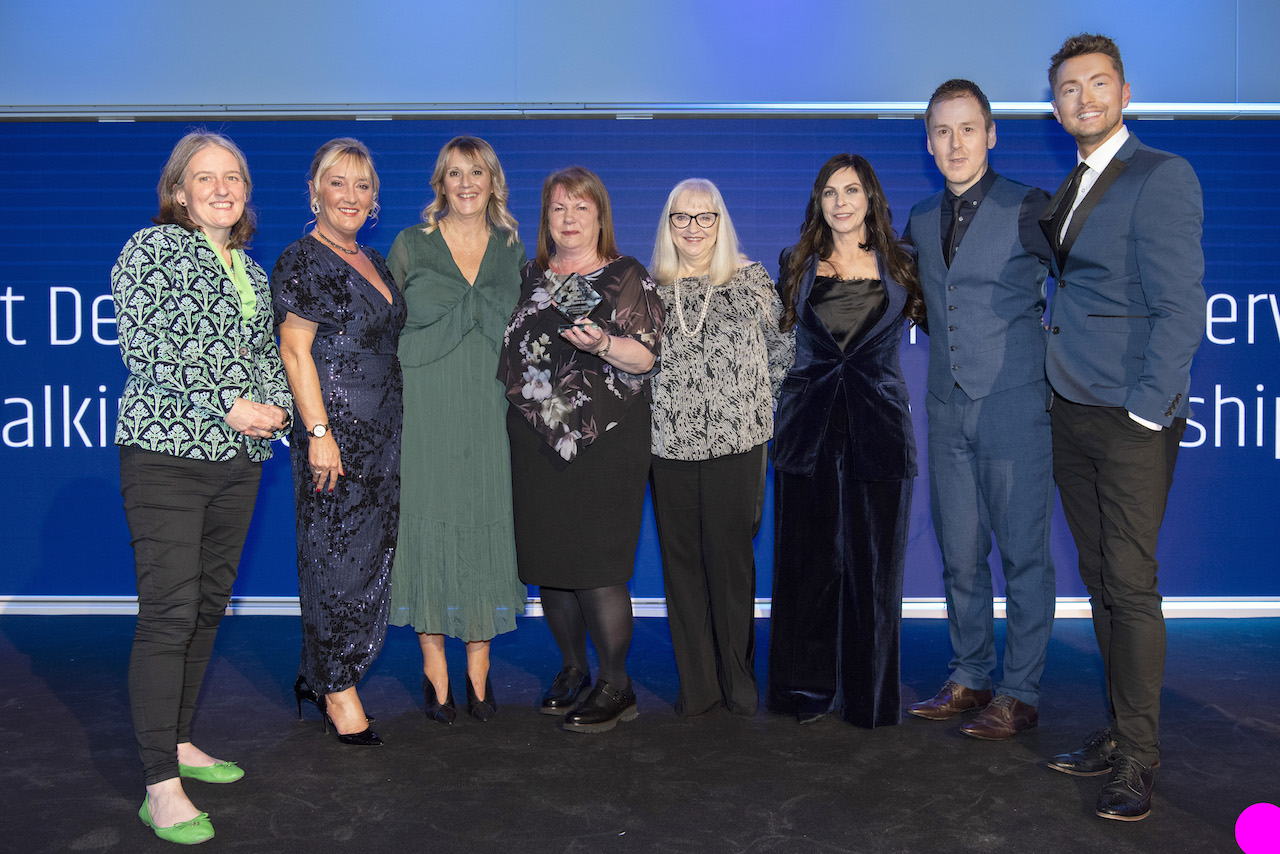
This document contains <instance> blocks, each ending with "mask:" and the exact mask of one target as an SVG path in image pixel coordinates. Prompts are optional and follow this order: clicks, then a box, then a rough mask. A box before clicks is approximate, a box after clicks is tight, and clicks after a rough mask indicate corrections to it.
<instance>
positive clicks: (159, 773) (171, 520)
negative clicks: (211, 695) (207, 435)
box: [120, 445, 262, 785]
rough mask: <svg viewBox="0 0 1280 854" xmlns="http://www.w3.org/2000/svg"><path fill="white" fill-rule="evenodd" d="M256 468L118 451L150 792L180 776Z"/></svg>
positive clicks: (141, 741)
mask: <svg viewBox="0 0 1280 854" xmlns="http://www.w3.org/2000/svg"><path fill="white" fill-rule="evenodd" d="M261 474H262V464H261V463H255V462H252V461H250V460H249V457H248V455H247V454H246V453H245V451H244V449H243V448H242V449H241V450H240V453H239V455H237V456H236V458H235V459H233V460H230V461H228V462H207V461H203V460H187V459H181V458H179V457H174V456H170V455H169V454H160V453H154V452H152V451H145V450H142V449H141V448H137V447H133V446H129V445H122V446H121V447H120V494H121V496H123V498H124V512H125V518H126V519H127V520H128V522H129V532H130V534H131V535H132V538H133V554H134V565H135V569H136V572H137V576H138V625H137V629H136V630H135V632H134V636H133V653H132V655H131V656H130V659H129V702H130V706H131V709H132V712H133V730H134V735H135V736H136V737H137V739H138V755H139V756H140V758H141V759H142V766H143V770H144V773H145V775H146V783H147V785H152V784H153V783H159V782H161V781H163V780H168V779H170V778H172V777H177V776H178V757H177V748H176V745H178V744H180V743H183V742H188V741H190V740H191V717H192V713H193V712H194V710H195V705H196V697H197V696H198V695H199V693H200V683H201V682H202V681H203V680H204V672H205V668H206V667H207V666H208V664H209V656H210V655H211V653H212V651H213V640H214V637H215V635H216V634H217V632H218V622H219V621H220V620H221V619H222V615H223V613H224V612H225V611H226V608H227V602H228V601H229V600H230V599H231V586H232V584H233V583H234V582H235V579H236V567H237V566H238V565H239V563H240V552H241V550H242V549H243V548H244V540H245V535H246V534H247V533H248V531H249V522H250V520H251V519H252V518H253V504H254V500H255V498H256V497H257V494H258V479H259V477H260V476H261Z"/></svg>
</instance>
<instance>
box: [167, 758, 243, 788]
mask: <svg viewBox="0 0 1280 854" xmlns="http://www.w3.org/2000/svg"><path fill="white" fill-rule="evenodd" d="M178 776H179V777H186V778H188V779H190V780H199V781H200V782H202V783H234V782H235V781H236V780H239V779H240V778H241V777H243V776H244V769H243V768H241V767H240V766H239V765H237V764H236V763H234V762H219V763H218V764H216V765H183V764H182V763H178Z"/></svg>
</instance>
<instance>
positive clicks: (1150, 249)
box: [1041, 35, 1205, 821]
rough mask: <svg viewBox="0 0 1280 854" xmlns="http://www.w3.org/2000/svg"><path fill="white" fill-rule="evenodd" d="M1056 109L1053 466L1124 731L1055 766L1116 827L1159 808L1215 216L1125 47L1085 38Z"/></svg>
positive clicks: (1061, 61) (1061, 69) (1052, 76)
mask: <svg viewBox="0 0 1280 854" xmlns="http://www.w3.org/2000/svg"><path fill="white" fill-rule="evenodd" d="M1049 84H1050V88H1051V91H1052V93H1053V114H1054V116H1056V117H1057V119H1058V121H1059V122H1061V123H1062V126H1063V127H1064V128H1065V129H1066V130H1067V132H1068V133H1070V134H1071V135H1072V136H1073V137H1074V138H1075V140H1076V144H1077V147H1078V149H1079V154H1078V161H1079V162H1078V165H1077V166H1076V169H1075V171H1073V172H1072V173H1071V176H1070V177H1069V178H1068V179H1067V180H1066V181H1065V182H1064V183H1063V185H1062V187H1060V188H1059V189H1058V192H1057V193H1056V194H1055V195H1054V197H1053V199H1052V201H1051V202H1050V203H1049V206H1048V207H1047V208H1046V209H1045V211H1044V214H1043V215H1042V217H1041V225H1042V227H1043V228H1044V231H1045V234H1046V236H1047V237H1048V238H1049V239H1050V241H1051V242H1052V243H1053V245H1054V247H1055V257H1054V262H1053V263H1054V273H1055V277H1056V279H1057V287H1056V288H1055V292H1054V296H1053V306H1052V319H1051V321H1050V329H1049V332H1050V334H1049V351H1048V356H1047V359H1046V369H1047V371H1048V376H1049V382H1050V383H1051V384H1052V385H1053V389H1054V393H1055V396H1056V398H1055V400H1054V403H1053V409H1052V412H1051V421H1052V423H1053V456H1054V461H1053V471H1054V479H1055V480H1057V482H1058V492H1059V494H1060V495H1061V497H1062V509H1063V511H1064V512H1065V514H1066V517H1067V523H1068V525H1070V527H1071V533H1072V536H1073V537H1074V538H1075V542H1076V548H1077V550H1078V551H1079V553H1080V577H1081V579H1083V581H1084V584H1085V587H1086V588H1088V590H1089V597H1090V606H1091V607H1092V609H1093V626H1094V632H1095V634H1096V635H1097V639H1098V647H1099V648H1100V649H1101V651H1102V661H1103V667H1104V670H1105V673H1106V680H1107V694H1108V699H1109V700H1110V704H1111V710H1110V711H1111V721H1110V726H1109V727H1108V728H1106V729H1104V730H1100V731H1099V732H1097V733H1094V735H1092V736H1090V738H1089V739H1087V740H1086V742H1085V745H1084V747H1082V748H1081V749H1079V750H1076V751H1075V752H1073V753H1066V754H1062V755H1060V756H1055V757H1054V758H1053V759H1052V760H1050V763H1049V764H1050V767H1052V768H1053V769H1055V770H1058V771H1062V772H1064V773H1067V774H1075V775H1095V774H1099V775H1100V774H1109V775H1110V776H1109V778H1108V780H1107V783H1106V785H1105V786H1104V787H1103V788H1102V791H1101V793H1100V794H1099V796H1098V803H1097V813H1098V815H1100V816H1102V817H1103V818H1113V819H1120V820H1122V821H1136V820H1138V819H1142V818H1145V817H1146V816H1147V814H1148V813H1149V812H1150V810H1151V790H1152V787H1153V785H1154V782H1155V772H1154V770H1153V769H1154V767H1155V766H1156V765H1158V764H1159V761H1160V746H1159V744H1160V742H1159V716H1160V687H1161V684H1162V682H1163V679H1164V659H1165V629H1164V617H1163V615H1162V613H1161V609H1160V592H1159V590H1158V589H1157V587H1156V570H1157V563H1156V559H1155V552H1156V542H1157V538H1158V535H1159V532H1160V524H1161V522H1162V520H1163V518H1164V510H1165V504H1166V502H1167V499H1168V494H1169V487H1170V486H1171V485H1172V483H1173V468H1174V463H1175V462H1176V461H1177V457H1178V445H1179V442H1180V441H1181V438H1182V433H1183V431H1184V430H1185V429H1186V416H1187V412H1188V407H1187V401H1188V395H1189V392H1190V388H1191V359H1192V357H1193V356H1194V355H1195V352H1196V349H1197V348H1198V347H1199V346H1200V338H1201V336H1202V334H1203V331H1204V317H1205V294H1204V286H1203V279H1204V253H1203V252H1202V251H1201V248H1200V234H1201V223H1202V221H1203V219H1204V209H1203V205H1202V201H1201V192H1200V182H1199V181H1198V180H1197V179H1196V175H1195V172H1194V171H1193V170H1192V168H1191V165H1190V164H1189V163H1187V161H1186V160H1184V159H1182V158H1181V157H1178V156H1176V155H1173V154H1169V153H1167V152H1164V151H1157V150H1155V149H1153V148H1148V147H1147V146H1145V145H1142V144H1141V143H1140V142H1138V139H1137V137H1135V136H1133V135H1132V134H1130V133H1129V131H1128V130H1127V129H1126V128H1125V126H1124V124H1123V110H1124V108H1125V107H1126V106H1128V104H1129V84H1128V83H1126V82H1125V80H1124V65H1123V64H1122V62H1121V60H1120V51H1119V49H1118V48H1117V47H1116V45H1115V42H1113V41H1112V40H1111V39H1109V38H1107V37H1105V36H1098V35H1079V36H1073V37H1071V38H1069V39H1067V41H1066V42H1065V43H1064V44H1063V46H1062V49H1061V50H1059V51H1058V53H1056V54H1055V55H1054V57H1053V60H1052V63H1051V65H1050V67H1049Z"/></svg>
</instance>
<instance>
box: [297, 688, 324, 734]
mask: <svg viewBox="0 0 1280 854" xmlns="http://www.w3.org/2000/svg"><path fill="white" fill-rule="evenodd" d="M293 696H294V697H295V698H296V699H297V700H298V720H302V701H303V700H306V701H307V702H308V703H314V704H315V707H316V711H318V712H319V713H320V716H321V717H322V718H323V717H324V711H325V702H324V696H323V695H321V694H319V693H317V692H316V690H315V689H314V688H312V687H311V685H310V684H308V683H307V680H306V678H305V677H304V676H302V674H298V680H297V681H296V682H294V683H293ZM325 731H326V732H328V726H327V725H326V727H325Z"/></svg>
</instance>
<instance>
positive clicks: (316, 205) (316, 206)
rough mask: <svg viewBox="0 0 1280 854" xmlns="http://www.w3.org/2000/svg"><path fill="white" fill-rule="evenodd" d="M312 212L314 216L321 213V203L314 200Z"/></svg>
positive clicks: (312, 201)
mask: <svg viewBox="0 0 1280 854" xmlns="http://www.w3.org/2000/svg"><path fill="white" fill-rule="evenodd" d="M311 212H312V213H313V214H318V213H320V203H319V202H317V201H316V200H315V199H312V200H311Z"/></svg>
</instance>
